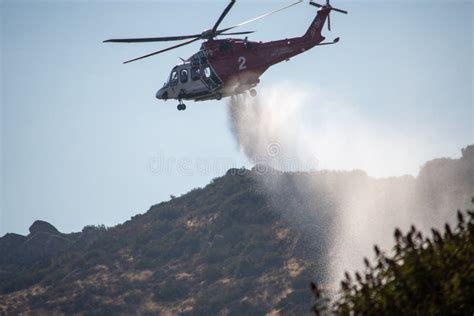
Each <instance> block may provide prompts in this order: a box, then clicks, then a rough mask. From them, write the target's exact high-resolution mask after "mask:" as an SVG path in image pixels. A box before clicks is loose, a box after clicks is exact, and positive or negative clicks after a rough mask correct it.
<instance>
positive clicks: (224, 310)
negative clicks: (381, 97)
mask: <svg viewBox="0 0 474 316" xmlns="http://www.w3.org/2000/svg"><path fill="white" fill-rule="evenodd" d="M473 193H474V147H473V146H470V147H468V148H466V149H464V150H463V156H462V158H460V159H437V160H433V161H430V162H428V163H427V164H426V165H425V166H423V168H422V170H421V171H420V174H419V176H418V177H417V178H414V177H410V176H405V177H399V178H390V179H373V178H371V177H368V176H367V175H366V174H365V173H364V172H361V171H353V172H336V171H321V172H313V173H301V172H300V173H282V172H278V171H275V170H271V169H268V168H262V167H261V166H258V167H256V168H254V169H252V170H245V169H231V170H229V171H228V172H227V173H226V175H224V176H222V177H220V178H217V179H214V180H213V181H212V182H211V183H210V184H209V185H207V186H206V187H204V188H201V189H195V190H192V191H191V192H189V193H187V194H185V195H183V196H181V197H178V198H173V199H171V200H170V201H167V202H163V203H160V204H157V205H154V206H152V207H151V208H150V209H149V210H148V211H147V212H146V213H144V214H141V215H137V216H135V217H133V218H132V219H131V220H129V221H127V222H125V223H123V224H121V225H118V226H115V227H112V228H105V227H93V226H88V227H85V228H84V229H83V231H82V232H80V233H73V234H62V233H60V232H59V231H57V230H56V228H54V227H53V226H52V225H50V224H48V223H45V222H41V221H37V222H35V223H34V224H33V225H32V227H31V228H30V234H29V235H28V236H21V235H16V234H7V235H5V236H4V237H2V238H0V314H2V313H6V314H18V313H20V312H32V313H35V314H41V313H48V314H49V313H52V312H56V313H63V314H71V313H87V314H104V313H112V312H114V313H123V314H125V313H127V314H130V313H132V314H136V313H142V314H147V313H151V314H156V313H161V314H176V313H179V314H195V315H208V314H222V315H227V314H229V315H233V314H236V315H237V314H238V315H240V314H265V313H270V312H274V313H275V314H276V313H277V312H279V313H281V314H305V313H308V312H309V309H310V307H311V304H312V294H311V292H310V291H309V290H308V284H309V282H310V281H311V280H316V281H317V282H318V283H319V284H323V285H324V284H326V283H328V282H330V280H329V277H330V274H329V272H328V270H329V269H330V268H331V266H332V261H331V260H332V259H331V258H332V255H331V252H332V251H333V250H334V249H333V247H334V245H333V241H334V240H335V239H337V236H338V235H339V233H340V229H341V224H340V223H341V217H343V216H348V214H349V215H350V214H351V211H352V209H351V207H352V206H354V207H356V205H355V204H354V203H353V202H354V201H356V200H358V199H362V198H361V197H362V195H367V194H369V195H368V196H369V197H370V199H369V200H370V201H369V202H370V203H364V204H363V205H362V206H363V207H369V206H370V207H371V208H373V209H376V210H377V212H379V213H383V214H384V215H386V216H387V218H390V216H394V214H396V211H397V210H403V212H406V210H407V209H413V208H415V206H416V210H417V211H416V214H415V213H414V214H412V215H413V216H412V217H410V219H413V220H421V221H423V222H426V223H428V224H431V223H432V222H433V221H434V219H436V218H437V217H440V218H442V219H443V220H444V218H443V217H445V215H446V213H443V210H444V209H445V208H446V207H448V208H449V209H450V210H452V209H453V207H454V208H458V207H459V208H464V207H465V205H467V203H468V202H469V201H470V197H471V196H472V195H473ZM364 199H367V197H364ZM453 201H456V203H458V202H459V201H465V205H464V204H463V203H464V202H463V203H460V204H459V205H456V204H454V205H453V203H454V202H453ZM461 204H462V205H461ZM357 207H361V206H360V205H357ZM341 210H344V211H341ZM400 212H402V211H400ZM452 213H453V216H454V214H455V213H454V212H452ZM381 229H383V227H382V228H381ZM372 243H378V241H376V240H374V241H372ZM354 260H355V261H361V258H354Z"/></svg>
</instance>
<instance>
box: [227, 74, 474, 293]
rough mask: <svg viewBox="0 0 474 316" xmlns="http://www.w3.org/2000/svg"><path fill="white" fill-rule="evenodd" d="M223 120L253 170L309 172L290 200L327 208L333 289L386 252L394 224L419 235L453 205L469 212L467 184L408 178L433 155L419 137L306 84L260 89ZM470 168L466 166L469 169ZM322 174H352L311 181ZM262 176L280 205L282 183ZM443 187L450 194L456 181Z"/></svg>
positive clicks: (450, 213) (448, 216) (448, 215)
mask: <svg viewBox="0 0 474 316" xmlns="http://www.w3.org/2000/svg"><path fill="white" fill-rule="evenodd" d="M228 114H229V125H230V130H231V132H232V134H233V136H234V138H235V140H236V144H237V145H238V146H239V148H240V150H241V151H242V152H243V153H244V154H245V156H246V157H247V159H248V160H249V161H250V162H251V163H253V164H255V165H267V166H270V167H271V168H273V169H277V170H281V171H311V172H315V171H316V173H315V176H314V177H312V178H310V180H308V181H304V182H301V183H296V187H297V190H298V192H297V194H298V195H299V196H305V197H306V199H307V203H304V204H308V205H309V206H308V207H307V209H306V210H305V212H324V210H322V209H321V207H320V206H316V204H318V205H325V204H331V205H335V206H334V207H331V208H330V209H331V212H333V213H335V214H332V217H333V218H334V224H333V225H332V226H331V227H332V228H331V229H330V231H328V232H327V234H329V235H330V236H328V239H329V241H330V242H329V245H328V251H327V255H328V262H327V272H326V273H327V284H326V286H327V288H328V290H330V291H331V292H334V291H335V289H336V286H337V284H338V281H339V280H341V279H342V276H343V273H344V271H354V270H355V269H361V268H362V266H363V264H362V262H363V258H364V257H368V258H370V259H371V258H372V257H373V250H372V249H373V245H374V244H377V245H378V246H380V247H381V248H382V249H384V250H385V251H386V252H389V251H390V249H391V247H393V231H394V229H395V228H396V227H400V228H401V229H402V230H408V229H409V227H410V226H411V225H412V224H415V225H416V226H417V227H418V228H420V229H422V230H423V231H425V232H428V231H429V229H430V228H431V227H441V225H443V224H444V223H445V222H447V221H448V222H449V221H451V220H452V218H453V217H454V214H455V210H456V208H464V207H466V205H468V204H467V201H468V200H470V197H469V195H470V194H471V193H474V184H472V182H468V184H467V185H465V186H463V187H462V189H461V190H458V192H455V193H453V192H446V191H443V190H441V191H440V192H438V191H436V190H435V189H433V188H432V187H431V186H430V185H431V184H432V183H431V182H430V181H432V180H430V179H428V180H426V179H425V178H429V177H424V178H421V179H420V177H418V178H417V177H416V176H417V174H418V171H419V169H420V167H421V166H422V165H423V164H424V163H425V162H426V161H427V160H429V159H432V158H434V157H432V156H431V157H429V156H428V155H429V154H430V152H432V150H431V149H430V148H429V146H428V145H426V144H429V142H428V141H426V139H423V138H422V137H419V136H418V137H414V135H417V134H415V133H412V132H411V131H403V132H402V131H400V130H398V129H394V128H391V127H390V126H386V125H382V124H381V123H377V122H375V121H374V120H373V119H371V118H370V117H368V116H364V115H362V114H361V113H359V112H358V111H357V107H356V106H354V105H353V104H350V103H349V102H343V101H341V100H337V99H335V98H331V97H328V96H326V95H325V94H324V93H323V92H322V91H321V90H320V89H317V88H316V89H315V88H314V87H301V86H295V85H292V84H290V83H279V84H276V85H274V86H271V87H267V88H264V89H261V90H259V96H258V97H256V98H251V97H250V96H238V97H233V98H231V99H230V101H229V102H228ZM471 158H472V157H471ZM469 164H470V162H468V164H467V167H466V168H470V169H469V170H471V169H472V167H469ZM260 168H261V167H260ZM323 169H330V170H339V171H346V172H347V173H349V175H350V176H348V177H345V178H337V179H338V180H334V179H333V178H334V177H332V178H331V177H319V178H318V176H317V174H318V173H317V171H318V170H319V171H320V170H323ZM434 169H436V168H434ZM352 170H363V171H359V172H357V171H355V172H352V173H350V171H352ZM430 172H431V171H430ZM471 172H472V170H471ZM262 177H263V180H262V183H263V185H264V186H265V187H266V188H267V189H268V190H269V191H270V192H272V193H274V194H273V195H271V196H275V197H277V196H279V198H278V199H279V202H278V203H281V200H284V199H285V198H281V195H282V194H283V193H282V190H281V189H282V185H283V184H282V183H280V181H281V179H279V178H278V177H270V176H268V177H266V176H265V175H264V174H263V176H262ZM321 179H324V180H321ZM321 181H323V182H324V181H325V183H321ZM450 181H452V182H453V186H454V187H457V185H456V184H457V183H463V181H464V180H463V179H461V178H459V179H457V178H455V179H451V180H450ZM466 188H467V189H466ZM321 192H324V194H321ZM459 192H461V193H459ZM292 194H294V192H293V193H291V192H290V193H288V195H292ZM435 195H437V197H436V198H434V196H435ZM315 196H316V197H317V198H315ZM287 198H288V199H289V198H291V196H288V197H287ZM318 199H319V200H318ZM460 199H461V201H460ZM329 200H330V201H329ZM311 205H313V207H311ZM323 208H324V207H323ZM316 209H317V210H316ZM328 209H329V208H328ZM286 211H287V212H293V211H294V210H292V209H291V208H288V209H287V210H286ZM309 234H311V233H309ZM313 237H314V238H315V239H316V238H319V237H317V236H316V235H314V236H313Z"/></svg>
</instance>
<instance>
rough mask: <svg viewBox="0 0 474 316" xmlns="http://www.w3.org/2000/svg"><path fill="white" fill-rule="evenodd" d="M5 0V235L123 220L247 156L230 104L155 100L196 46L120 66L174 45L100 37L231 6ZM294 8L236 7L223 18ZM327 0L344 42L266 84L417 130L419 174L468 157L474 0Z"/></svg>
mask: <svg viewBox="0 0 474 316" xmlns="http://www.w3.org/2000/svg"><path fill="white" fill-rule="evenodd" d="M0 3H1V10H0V11H1V13H0V14H1V29H0V32H1V33H0V34H1V41H0V43H1V75H2V76H1V85H0V87H1V91H0V92H1V112H0V113H1V117H0V124H1V135H0V136H1V137H0V140H1V142H0V145H1V147H0V150H1V152H0V159H1V161H0V162H1V187H0V202H1V204H0V207H1V208H0V235H3V234H4V233H6V232H17V233H26V232H27V229H28V227H29V225H30V224H31V223H32V222H33V221H34V220H35V219H44V220H47V221H50V222H51V223H53V224H54V225H56V226H57V227H58V229H60V230H61V231H65V232H69V231H78V230H81V228H82V227H83V226H84V225H87V224H99V223H104V224H106V225H114V224H117V223H120V222H123V221H125V220H127V219H129V218H130V217H131V216H133V215H135V214H137V213H142V212H144V211H146V210H147V209H148V207H149V206H150V205H152V204H154V203H157V202H160V201H163V200H166V199H168V198H169V195H170V194H174V195H180V194H182V193H185V192H187V191H189V190H190V189H192V188H194V187H197V186H202V185H205V184H206V183H208V182H209V181H210V180H211V179H212V178H213V177H216V176H219V175H222V174H223V173H224V172H225V170H226V169H227V168H228V167H232V166H235V167H240V166H244V165H245V166H250V163H249V162H248V161H247V160H246V158H245V156H244V155H243V154H242V153H241V152H240V150H239V148H238V146H237V145H236V143H235V140H234V139H233V138H232V136H231V133H230V131H229V126H228V125H229V124H228V118H227V112H226V106H225V102H222V101H221V102H217V101H211V102H204V103H192V102H188V110H186V111H185V112H178V111H177V110H176V104H175V102H170V101H168V102H166V103H165V102H160V101H157V100H156V99H154V94H155V92H156V90H157V89H158V88H159V87H161V85H162V84H163V82H164V80H165V78H166V77H167V76H168V74H169V71H170V69H171V68H172V67H173V66H174V65H175V64H176V63H178V62H179V60H178V57H183V58H187V57H189V56H190V55H192V54H193V53H194V52H195V51H196V50H197V49H198V48H199V44H196V45H189V46H187V47H183V48H180V49H178V50H175V51H172V52H168V53H165V54H162V55H160V56H156V57H153V58H149V59H147V60H143V61H141V62H137V63H132V64H128V65H122V64H121V62H122V61H124V60H127V59H129V58H133V57H137V56H140V55H142V54H144V53H148V52H152V51H154V50H157V49H160V48H163V47H166V44H165V45H163V44H160V43H146V44H123V45H120V44H115V45H114V44H103V43H102V40H104V39H107V38H111V37H144V36H164V35H180V34H193V33H196V32H200V31H202V30H204V29H206V28H209V27H211V26H212V25H213V23H214V22H215V19H217V17H218V16H219V14H220V13H221V11H222V9H223V8H224V7H225V5H226V4H227V1H206V2H200V1H186V2H184V1H172V2H171V1H170V2H160V1H156V2H152V1H146V2H132V1H128V2H112V1H102V2H99V1H93V2H90V1H87V2H86V1H77V2H74V1H47V2H46V1H45V2H43V1H1V2H0ZM285 3H289V2H281V1H259V2H258V3H255V1H238V2H237V4H236V5H235V6H234V8H233V10H232V11H231V12H230V14H229V15H228V17H227V18H226V20H225V21H224V23H223V26H227V25H233V24H236V23H239V22H242V21H244V20H247V19H248V18H251V17H254V16H257V15H259V14H261V13H264V12H266V11H269V10H271V9H274V8H276V7H278V6H281V5H283V4H285ZM332 4H333V5H334V6H336V7H340V8H343V9H347V10H348V11H349V12H350V13H349V15H347V16H345V15H341V14H336V13H334V14H333V15H332V22H333V31H332V32H331V33H330V34H328V33H327V31H325V34H327V35H326V36H327V37H328V39H331V38H333V37H336V36H340V37H341V42H340V44H338V45H335V46H332V47H321V48H316V49H314V50H311V51H309V52H307V53H305V54H303V55H300V56H297V57H295V58H294V59H292V60H291V61H290V62H288V63H282V64H279V65H277V66H275V67H273V68H271V69H270V70H269V71H268V72H267V73H266V74H265V75H264V76H263V77H262V81H263V82H264V85H266V86H271V85H272V84H276V83H278V82H281V81H290V82H292V83H293V84H296V85H299V84H301V85H304V86H309V87H312V86H314V87H317V88H318V89H320V90H322V91H324V93H325V94H327V95H330V96H333V97H334V98H337V99H338V100H344V101H347V102H350V103H351V104H352V105H353V106H354V107H355V108H357V111H358V113H361V114H362V115H363V116H364V118H365V119H366V120H368V121H370V122H376V124H377V125H381V126H390V127H391V128H392V129H393V130H399V131H401V132H403V133H406V134H413V135H415V134H416V135H423V139H425V140H426V146H427V148H429V149H428V150H426V151H423V153H424V156H423V155H421V156H419V161H415V162H414V164H415V166H416V168H417V166H418V165H421V164H422V163H423V162H424V161H425V160H429V159H431V158H434V157H459V155H460V148H461V147H464V146H466V145H468V144H471V143H473V142H474V136H473V135H474V130H473V95H472V91H473V81H472V76H473V62H472V56H473V52H474V49H473V24H472V23H473V22H472V20H473V4H472V1H387V2H381V1H333V2H332ZM315 14H316V11H315V9H314V7H311V6H309V5H307V3H306V2H305V3H302V4H300V5H298V6H296V7H293V8H291V9H289V10H287V11H285V12H281V13H278V14H277V15H274V16H272V17H269V18H267V19H264V20H262V21H258V22H256V23H254V24H251V25H248V26H246V27H244V28H242V29H241V30H258V32H257V33H255V34H252V35H251V37H250V39H251V40H252V39H255V40H262V41H266V40H274V39H279V38H286V37H292V36H299V35H302V34H303V33H304V32H305V31H306V29H307V27H308V25H309V24H310V22H311V21H312V19H313V18H314V15H315ZM311 115H314V114H312V113H311V112H310V113H308V117H310V118H311ZM314 119H315V120H316V119H317V118H316V117H315V118H314ZM409 154H410V153H408V152H407V155H409ZM353 167H354V168H357V167H358V166H357V165H355V166H353ZM412 169H413V168H412ZM412 169H410V170H407V171H406V173H412V174H414V175H416V169H415V172H413V170H412ZM369 173H370V171H369ZM393 175H398V174H393Z"/></svg>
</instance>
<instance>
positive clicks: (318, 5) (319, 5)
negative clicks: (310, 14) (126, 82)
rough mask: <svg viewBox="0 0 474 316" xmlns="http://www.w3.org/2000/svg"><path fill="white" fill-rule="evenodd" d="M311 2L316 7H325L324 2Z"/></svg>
mask: <svg viewBox="0 0 474 316" xmlns="http://www.w3.org/2000/svg"><path fill="white" fill-rule="evenodd" d="M309 4H311V5H314V6H315V7H318V8H322V7H323V5H322V4H319V3H316V2H312V1H311V2H310V3H309Z"/></svg>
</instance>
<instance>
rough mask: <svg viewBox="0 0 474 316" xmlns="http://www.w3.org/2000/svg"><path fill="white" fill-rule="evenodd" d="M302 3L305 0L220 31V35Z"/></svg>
mask: <svg viewBox="0 0 474 316" xmlns="http://www.w3.org/2000/svg"><path fill="white" fill-rule="evenodd" d="M301 2H303V0H299V1H297V2H295V3H293V4H290V5H287V6H285V7H283V8H280V9H277V10H273V11H271V12H268V13H265V14H262V15H260V16H257V17H256V18H253V19H250V20H248V21H245V22H242V23H240V24H237V25H234V26H231V27H228V28H225V29H223V30H220V31H218V34H220V33H223V32H226V31H228V30H232V29H234V28H236V27H240V26H242V25H245V24H248V23H251V22H255V21H257V20H260V19H263V18H265V17H267V16H269V15H272V14H274V13H277V12H280V11H283V10H285V9H288V8H290V7H292V6H294V5H297V4H299V3H301Z"/></svg>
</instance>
